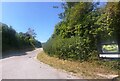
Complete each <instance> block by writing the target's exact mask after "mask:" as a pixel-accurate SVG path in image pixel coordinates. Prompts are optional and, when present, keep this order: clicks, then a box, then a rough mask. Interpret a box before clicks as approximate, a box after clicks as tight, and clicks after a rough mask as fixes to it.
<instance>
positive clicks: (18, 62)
mask: <svg viewBox="0 0 120 81" xmlns="http://www.w3.org/2000/svg"><path fill="white" fill-rule="evenodd" d="M40 51H42V48H39V49H36V50H34V51H28V52H24V53H21V54H20V53H18V54H17V53H16V54H15V53H11V55H10V56H9V57H5V58H3V59H1V60H0V65H2V67H1V66H0V68H2V79H79V78H80V77H76V76H73V75H71V74H70V73H67V72H64V71H60V70H57V69H55V68H53V67H51V66H49V65H47V64H44V63H42V62H40V61H38V60H37V59H35V56H36V55H37V54H38V53H39V52H40ZM1 61H2V62H1ZM0 73H1V72H0Z"/></svg>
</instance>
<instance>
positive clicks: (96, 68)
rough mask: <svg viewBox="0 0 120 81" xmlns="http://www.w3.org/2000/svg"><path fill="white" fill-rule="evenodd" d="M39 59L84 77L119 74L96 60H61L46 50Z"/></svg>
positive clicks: (93, 77)
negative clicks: (49, 54) (51, 55)
mask: <svg viewBox="0 0 120 81" xmlns="http://www.w3.org/2000/svg"><path fill="white" fill-rule="evenodd" d="M37 59H38V60H40V61H42V62H43V63H46V64H48V65H50V66H52V67H55V68H57V69H63V70H65V71H67V72H72V73H73V74H75V75H77V76H83V78H86V77H87V78H88V79H96V78H97V79H101V78H105V77H100V76H98V75H97V74H104V75H107V74H115V75H117V74H118V72H117V71H114V70H111V69H110V68H108V67H104V66H102V65H98V64H97V63H96V62H78V61H68V60H61V59H58V58H56V57H50V56H48V55H47V54H45V53H44V52H41V53H40V54H38V56H37Z"/></svg>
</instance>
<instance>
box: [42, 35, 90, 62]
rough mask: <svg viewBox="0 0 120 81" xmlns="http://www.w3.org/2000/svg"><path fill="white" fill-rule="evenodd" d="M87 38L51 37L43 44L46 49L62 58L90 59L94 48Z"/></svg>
mask: <svg viewBox="0 0 120 81" xmlns="http://www.w3.org/2000/svg"><path fill="white" fill-rule="evenodd" d="M88 42H89V41H88V40H87V39H83V38H79V37H72V38H65V39H62V38H61V37H56V38H51V39H49V40H48V41H47V43H46V44H45V45H44V46H43V49H44V51H45V52H46V53H47V54H49V55H51V56H57V57H59V58H61V59H73V60H81V61H84V60H88V59H89V58H90V57H91V56H92V49H91V48H90V46H89V43H88Z"/></svg>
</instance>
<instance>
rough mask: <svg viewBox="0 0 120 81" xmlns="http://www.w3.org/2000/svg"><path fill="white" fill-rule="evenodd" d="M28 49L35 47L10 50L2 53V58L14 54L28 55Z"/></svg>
mask: <svg viewBox="0 0 120 81" xmlns="http://www.w3.org/2000/svg"><path fill="white" fill-rule="evenodd" d="M28 51H33V49H25V50H10V51H6V52H3V53H2V59H4V58H8V57H12V56H22V55H26V54H27V53H26V52H28Z"/></svg>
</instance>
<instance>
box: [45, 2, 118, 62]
mask: <svg viewBox="0 0 120 81" xmlns="http://www.w3.org/2000/svg"><path fill="white" fill-rule="evenodd" d="M97 5H98V3H91V2H77V3H76V2H69V3H68V2H66V3H65V4H63V8H64V10H65V11H64V12H63V13H60V14H59V17H60V18H61V19H62V21H61V22H59V23H58V24H57V25H56V26H55V30H54V33H53V35H52V36H51V38H50V39H49V40H48V41H47V43H46V44H45V45H44V47H43V49H44V51H45V52H46V53H48V54H49V55H52V56H58V57H59V58H62V59H69V58H70V59H75V60H81V61H84V60H89V59H91V58H92V59H93V57H95V58H96V59H98V53H97V49H98V48H100V45H99V44H100V42H101V41H111V40H114V39H116V38H117V40H119V39H120V38H119V36H120V35H119V32H120V29H119V28H120V27H118V26H119V25H120V22H119V20H120V19H119V18H120V14H119V13H120V8H119V6H120V2H118V3H107V4H106V6H104V7H100V8H98V7H97ZM111 5H113V7H112V8H111V7H110V6H111ZM111 11H112V12H111ZM113 13H114V14H113Z"/></svg>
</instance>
